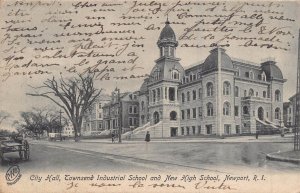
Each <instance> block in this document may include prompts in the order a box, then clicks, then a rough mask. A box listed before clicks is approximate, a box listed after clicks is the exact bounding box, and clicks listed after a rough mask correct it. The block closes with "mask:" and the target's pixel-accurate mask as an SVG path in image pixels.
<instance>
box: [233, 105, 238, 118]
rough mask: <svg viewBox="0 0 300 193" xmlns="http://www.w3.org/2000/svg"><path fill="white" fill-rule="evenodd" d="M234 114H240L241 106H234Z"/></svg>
mask: <svg viewBox="0 0 300 193" xmlns="http://www.w3.org/2000/svg"><path fill="white" fill-rule="evenodd" d="M234 116H236V117H238V116H239V106H234Z"/></svg>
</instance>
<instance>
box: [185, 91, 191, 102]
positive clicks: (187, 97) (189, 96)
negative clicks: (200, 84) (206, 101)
mask: <svg viewBox="0 0 300 193" xmlns="http://www.w3.org/2000/svg"><path fill="white" fill-rule="evenodd" d="M190 99H191V94H190V91H188V92H187V93H186V100H187V101H190Z"/></svg>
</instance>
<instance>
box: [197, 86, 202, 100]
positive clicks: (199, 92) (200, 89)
mask: <svg viewBox="0 0 300 193" xmlns="http://www.w3.org/2000/svg"><path fill="white" fill-rule="evenodd" d="M198 95H199V96H198V97H199V99H202V88H199V90H198Z"/></svg>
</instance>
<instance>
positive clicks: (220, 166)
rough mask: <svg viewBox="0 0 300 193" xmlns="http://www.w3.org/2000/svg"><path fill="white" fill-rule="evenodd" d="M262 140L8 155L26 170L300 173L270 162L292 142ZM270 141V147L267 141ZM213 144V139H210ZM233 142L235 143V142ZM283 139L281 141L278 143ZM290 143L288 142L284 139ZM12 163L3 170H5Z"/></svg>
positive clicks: (90, 144)
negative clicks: (24, 159)
mask: <svg viewBox="0 0 300 193" xmlns="http://www.w3.org/2000/svg"><path fill="white" fill-rule="evenodd" d="M272 137H273V136H270V137H269V138H267V137H265V139H261V141H251V142H234V140H235V139H229V141H228V140H227V141H222V140H216V141H211V142H205V141H198V142H197V141H192V140H181V141H179V140H177V141H173V142H172V141H152V142H150V143H148V145H146V143H145V142H143V141H124V142H123V143H122V144H118V143H115V144H111V143H110V142H109V140H108V139H107V140H99V141H97V140H90V141H89V140H83V141H81V142H79V143H75V142H73V141H72V140H70V141H63V142H59V141H57V142H48V141H31V144H32V145H31V157H30V161H28V162H19V161H18V160H17V155H7V157H8V158H9V159H10V161H11V162H16V163H17V164H19V165H20V166H21V167H22V168H23V170H24V171H34V170H43V171H54V170H56V171H79V172H80V171H87V172H89V171H104V172H105V171H112V172H114V171H123V172H128V171H168V172H172V171H174V169H176V170H177V171H178V170H183V171H188V170H191V171H192V170H199V171H209V172H226V173H227V172H228V173H231V172H234V171H237V170H239V171H242V170H245V171H249V170H250V171H253V172H258V171H259V172H262V171H263V172H278V171H285V172H299V171H300V166H299V165H296V164H291V163H284V162H276V161H268V160H266V154H268V153H272V152H278V151H287V150H291V148H292V144H291V143H283V142H280V143H279V142H278V141H277V142H276V140H275V142H274V143H272V142H270V140H271V141H273V140H274V139H273V138H274V137H273V138H272ZM266 139H269V141H268V142H265V141H266ZM211 140H213V139H211ZM230 140H231V142H230ZM278 140H279V141H280V140H282V139H281V138H278ZM285 140H288V138H285ZM5 165H6V166H7V165H8V163H4V165H3V166H2V167H1V170H2V169H3V168H6V167H5Z"/></svg>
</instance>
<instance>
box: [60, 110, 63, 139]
mask: <svg viewBox="0 0 300 193" xmlns="http://www.w3.org/2000/svg"><path fill="white" fill-rule="evenodd" d="M61 114H63V112H62V111H61V109H60V110H59V125H60V130H59V134H60V140H62V137H61V132H62V124H61Z"/></svg>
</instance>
